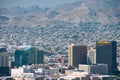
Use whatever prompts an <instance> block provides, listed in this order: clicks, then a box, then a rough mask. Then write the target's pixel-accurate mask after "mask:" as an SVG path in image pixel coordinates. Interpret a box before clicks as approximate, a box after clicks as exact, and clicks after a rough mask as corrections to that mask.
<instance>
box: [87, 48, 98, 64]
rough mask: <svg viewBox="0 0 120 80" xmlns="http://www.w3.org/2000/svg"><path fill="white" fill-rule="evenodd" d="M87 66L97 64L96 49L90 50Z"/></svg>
mask: <svg viewBox="0 0 120 80" xmlns="http://www.w3.org/2000/svg"><path fill="white" fill-rule="evenodd" d="M87 64H96V49H95V48H90V49H89V50H88V53H87Z"/></svg>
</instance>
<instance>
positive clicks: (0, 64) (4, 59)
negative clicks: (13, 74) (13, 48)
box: [0, 52, 10, 76]
mask: <svg viewBox="0 0 120 80" xmlns="http://www.w3.org/2000/svg"><path fill="white" fill-rule="evenodd" d="M0 75H4V76H9V75H10V62H9V54H8V53H7V52H2V53H0Z"/></svg>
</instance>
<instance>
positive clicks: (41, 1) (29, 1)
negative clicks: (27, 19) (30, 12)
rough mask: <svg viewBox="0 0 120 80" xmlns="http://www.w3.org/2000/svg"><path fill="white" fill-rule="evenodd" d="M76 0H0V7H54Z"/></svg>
mask: <svg viewBox="0 0 120 80" xmlns="http://www.w3.org/2000/svg"><path fill="white" fill-rule="evenodd" d="M75 1H78V0H0V8H1V7H2V8H3V7H7V8H10V7H13V6H22V7H28V6H32V5H39V6H40V7H54V6H57V5H61V4H65V3H72V2H75Z"/></svg>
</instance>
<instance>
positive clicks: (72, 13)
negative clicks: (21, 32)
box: [0, 0, 120, 26]
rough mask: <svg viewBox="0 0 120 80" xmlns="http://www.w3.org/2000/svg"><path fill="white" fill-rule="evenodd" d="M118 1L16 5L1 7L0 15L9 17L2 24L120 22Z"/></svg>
mask: <svg viewBox="0 0 120 80" xmlns="http://www.w3.org/2000/svg"><path fill="white" fill-rule="evenodd" d="M119 3H120V0H102V1H101V0H79V1H77V2H74V3H71V4H64V5H60V6H56V7H54V8H51V9H49V8H39V6H36V5H34V6H31V7H28V8H23V7H19V6H16V7H13V8H10V9H6V8H1V9H0V15H1V16H6V17H8V18H9V19H8V20H7V22H6V20H5V22H6V24H4V25H19V26H23V25H30V26H37V25H46V24H49V23H50V24H51V22H54V21H65V22H70V23H80V22H100V23H103V24H110V23H118V22H120V4H119ZM3 21H4V20H3ZM53 24H54V23H53ZM2 25H3V24H2Z"/></svg>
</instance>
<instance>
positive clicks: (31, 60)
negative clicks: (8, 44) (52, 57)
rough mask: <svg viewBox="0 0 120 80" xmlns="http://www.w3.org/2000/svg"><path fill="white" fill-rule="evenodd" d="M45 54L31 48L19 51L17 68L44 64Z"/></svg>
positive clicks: (16, 52)
mask: <svg viewBox="0 0 120 80" xmlns="http://www.w3.org/2000/svg"><path fill="white" fill-rule="evenodd" d="M43 53H44V52H43V51H39V50H37V49H36V48H33V47H30V46H26V47H25V48H22V49H18V50H16V51H15V66H22V65H30V64H40V63H41V64H42V63H43V60H44V54H43Z"/></svg>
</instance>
